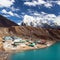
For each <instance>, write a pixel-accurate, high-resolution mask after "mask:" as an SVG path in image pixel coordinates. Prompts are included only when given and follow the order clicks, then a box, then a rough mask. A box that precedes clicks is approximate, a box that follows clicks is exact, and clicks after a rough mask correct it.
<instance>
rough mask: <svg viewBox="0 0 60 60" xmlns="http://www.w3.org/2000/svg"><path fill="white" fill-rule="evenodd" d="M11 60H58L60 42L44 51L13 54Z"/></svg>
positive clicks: (59, 58) (59, 57)
mask: <svg viewBox="0 0 60 60" xmlns="http://www.w3.org/2000/svg"><path fill="white" fill-rule="evenodd" d="M11 60H60V42H59V43H55V44H54V45H52V46H51V47H48V48H44V49H39V50H30V51H24V52H20V53H14V54H12V56H11Z"/></svg>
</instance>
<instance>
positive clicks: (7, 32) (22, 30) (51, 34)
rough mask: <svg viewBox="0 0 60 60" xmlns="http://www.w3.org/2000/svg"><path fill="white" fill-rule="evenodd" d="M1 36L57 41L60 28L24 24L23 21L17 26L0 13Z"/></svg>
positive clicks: (59, 36) (59, 37)
mask: <svg viewBox="0 0 60 60" xmlns="http://www.w3.org/2000/svg"><path fill="white" fill-rule="evenodd" d="M3 36H20V37H23V38H27V39H29V38H32V39H48V40H57V41H59V40H60V29H55V28H42V27H33V26H26V24H24V23H22V26H19V25H18V24H16V23H14V22H13V21H11V20H9V19H7V18H5V17H3V16H1V15H0V37H3Z"/></svg>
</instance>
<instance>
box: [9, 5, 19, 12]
mask: <svg viewBox="0 0 60 60" xmlns="http://www.w3.org/2000/svg"><path fill="white" fill-rule="evenodd" d="M10 9H11V10H12V11H19V10H20V9H18V8H14V7H13V6H12V7H10Z"/></svg>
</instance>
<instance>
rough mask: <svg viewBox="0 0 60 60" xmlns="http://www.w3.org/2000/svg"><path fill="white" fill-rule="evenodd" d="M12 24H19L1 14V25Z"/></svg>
mask: <svg viewBox="0 0 60 60" xmlns="http://www.w3.org/2000/svg"><path fill="white" fill-rule="evenodd" d="M10 26H18V25H17V24H16V23H14V22H13V21H11V20H9V19H7V18H6V17H3V16H2V15H0V27H10Z"/></svg>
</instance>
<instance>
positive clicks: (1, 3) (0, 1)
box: [0, 0, 15, 7]
mask: <svg viewBox="0 0 60 60" xmlns="http://www.w3.org/2000/svg"><path fill="white" fill-rule="evenodd" d="M14 2H15V1H14V0H0V7H10V6H11V5H13V3H14Z"/></svg>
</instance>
